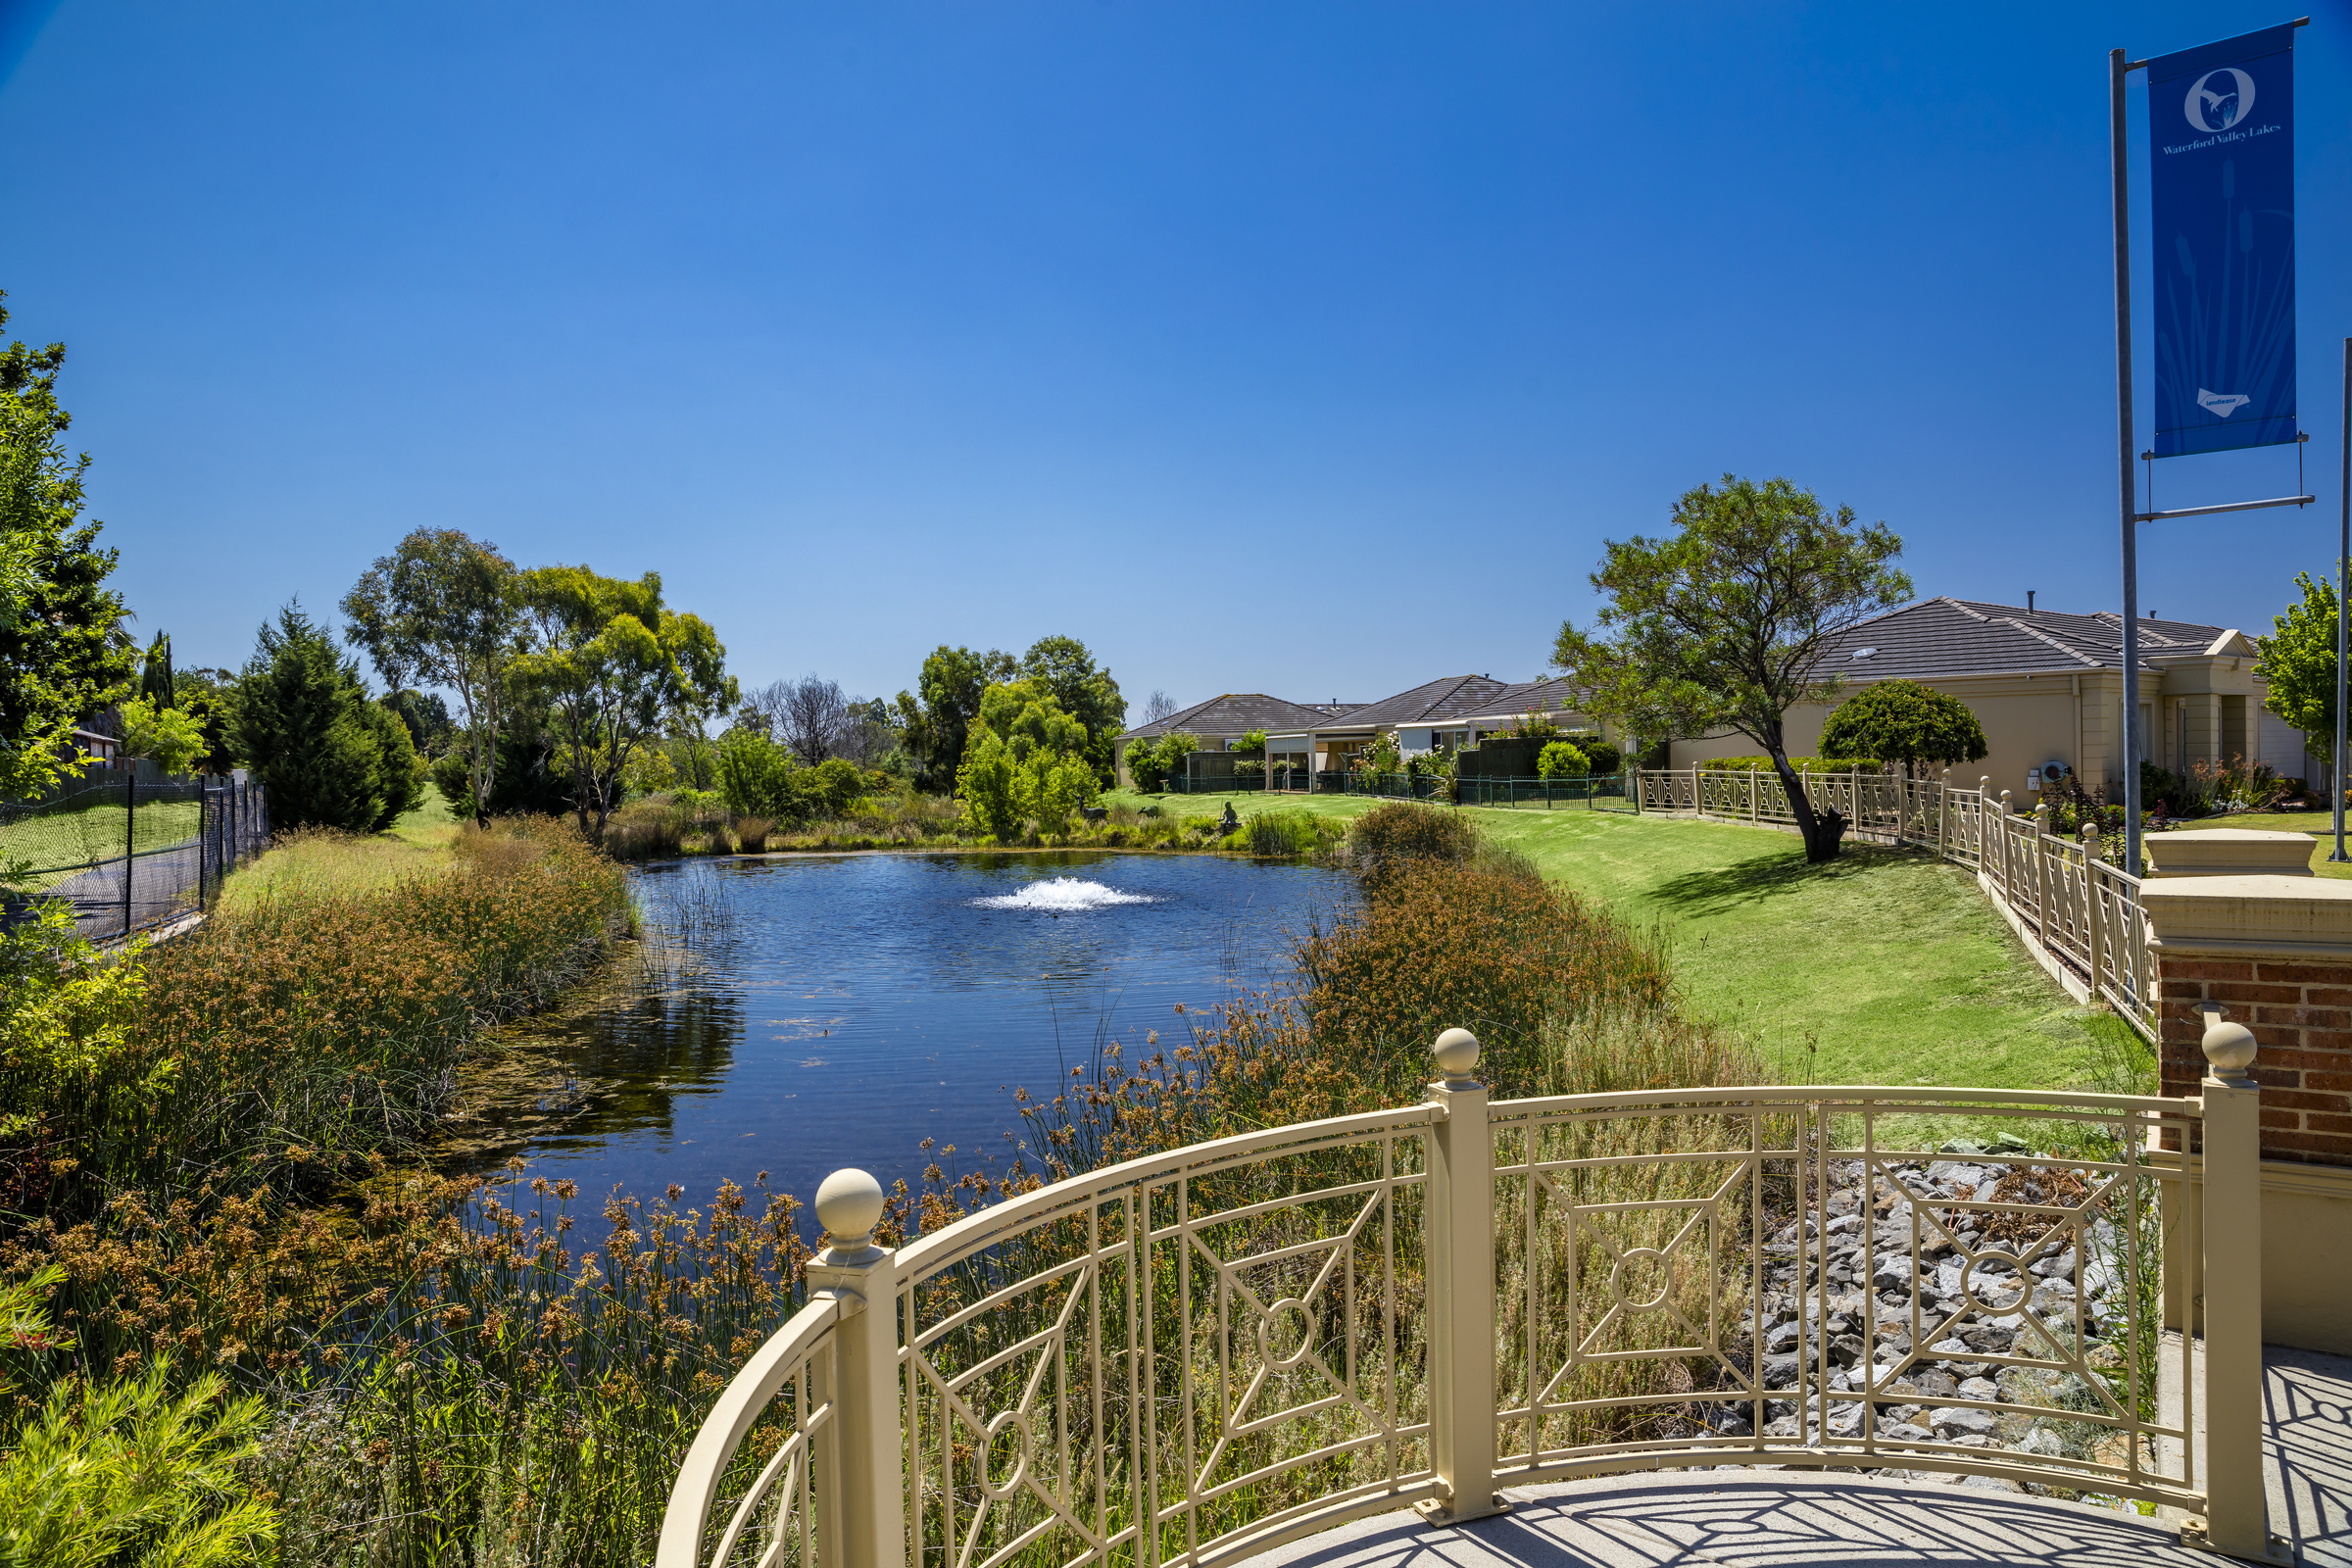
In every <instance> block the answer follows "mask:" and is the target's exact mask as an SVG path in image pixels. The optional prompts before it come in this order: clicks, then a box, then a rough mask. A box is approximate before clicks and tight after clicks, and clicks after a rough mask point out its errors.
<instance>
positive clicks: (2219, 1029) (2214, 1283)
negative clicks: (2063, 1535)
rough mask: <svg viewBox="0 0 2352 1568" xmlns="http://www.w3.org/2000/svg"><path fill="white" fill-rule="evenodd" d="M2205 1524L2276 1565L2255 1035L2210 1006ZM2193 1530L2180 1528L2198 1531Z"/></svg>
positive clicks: (2217, 1537) (2243, 1551) (2223, 1543)
mask: <svg viewBox="0 0 2352 1568" xmlns="http://www.w3.org/2000/svg"><path fill="white" fill-rule="evenodd" d="M2201 1010H2202V1011H2203V1012H2204V1014H2205V1038H2204V1040H2203V1042H2202V1045H2203V1047H2204V1051H2205V1061H2206V1068H2205V1081H2204V1082H2203V1083H2202V1084H2201V1085H2199V1086H2198V1087H2199V1089H2200V1091H2201V1093H2202V1095H2203V1097H2204V1102H2205V1114H2204V1118H2203V1120H2204V1145H2205V1152H2204V1161H2203V1164H2204V1186H2205V1201H2204V1205H2203V1206H2204V1220H2205V1268H2204V1284H2205V1391H2204V1392H2205V1519H2204V1530H2203V1532H2202V1534H2203V1535H2204V1537H2205V1540H2206V1542H2207V1544H2210V1545H2211V1546H2212V1547H2213V1549H2214V1550H2216V1551H2219V1552H2224V1553H2227V1554H2228V1555H2229V1556H2232V1557H2251V1558H2255V1559H2257V1560H2260V1559H2263V1558H2270V1559H2271V1560H2272V1561H2285V1560H2289V1559H2286V1558H2282V1557H2273V1556H2272V1548H2271V1536H2270V1522H2269V1519H2268V1517H2267V1514H2266V1511H2265V1507H2264V1500H2265V1499H2264V1495H2263V1492H2264V1488H2263V1476H2262V1125H2261V1124H2262V1090H2261V1087H2260V1086H2259V1085H2258V1084H2256V1083H2255V1081H2254V1078H2253V1074H2252V1072H2251V1071H2250V1069H2251V1068H2252V1066H2253V1062H2254V1050H2255V1041H2254V1034H2253V1031H2251V1030H2249V1029H2247V1028H2246V1027H2245V1025H2243V1024H2235V1023H2225V1022H2223V1021H2222V1009H2221V1006H2220V1005H2219V1004H2216V1003H2210V1002H2209V1003H2206V1004H2204V1005H2203V1007H2202V1008H2201ZM2194 1532H2195V1522H2194V1521H2191V1522H2190V1523H2189V1524H2188V1525H2186V1526H2184V1527H2183V1533H2194Z"/></svg>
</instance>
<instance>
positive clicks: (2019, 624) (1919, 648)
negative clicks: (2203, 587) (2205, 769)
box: [1824, 598, 2229, 680]
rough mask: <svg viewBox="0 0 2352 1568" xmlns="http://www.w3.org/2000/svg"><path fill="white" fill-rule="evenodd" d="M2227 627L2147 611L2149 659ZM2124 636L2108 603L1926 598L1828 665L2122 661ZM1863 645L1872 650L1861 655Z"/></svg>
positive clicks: (2060, 666) (1915, 667) (1854, 670)
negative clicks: (2036, 604)
mask: <svg viewBox="0 0 2352 1568" xmlns="http://www.w3.org/2000/svg"><path fill="white" fill-rule="evenodd" d="M2227 630H2229V628H2228V627H2224V626H2208V625H2205V624H2203V623H2201V622H2198V621H2187V620H2149V619H2146V618H2144V617H2143V618H2142V619H2141V621H2140V623H2139V652H2140V664H2141V667H2142V668H2151V669H2152V668H2155V667H2157V666H2158V665H2159V664H2161V663H2162V662H2165V661H2166V660H2168V659H2176V658H2180V657H2181V656H2184V655H2193V654H2202V653H2203V652H2205V650H2206V649H2207V648H2209V647H2211V646H2212V645H2213V642H2214V640H2215V639H2216V638H2219V637H2220V636H2222V635H2223V634H2224V633H2225V632H2226V631H2227ZM2123 643H2124V622H2123V617H2122V616H2121V615H2117V614H2114V613H2110V612H2107V611H2100V612H2098V613H2096V614H2089V615H2077V614H2070V613H2065V612H2063V611H2055V610H2021V609H2019V608H2018V607H2017V606H2015V605H1993V604H1985V603H1983V602H1980V601H1975V600H1965V599H1948V598H1947V599H1923V600H1921V601H1920V602H1919V603H1918V604H1916V605H1905V606H1904V607H1903V608H1902V609H1900V610H1892V611H1888V612H1887V613H1886V614H1884V615H1876V616H1873V617H1872V618H1871V619H1869V620H1866V621H1864V622H1862V623H1861V624H1860V625H1858V626H1856V627H1855V628H1854V629H1853V630H1851V631H1849V632H1847V633H1846V634H1845V636H1844V637H1843V638H1841V639H1840V640H1839V642H1838V648H1837V651H1836V652H1835V653H1833V654H1832V655H1831V656H1830V659H1829V662H1828V665H1827V666H1826V668H1825V671H1824V673H1828V672H1831V671H1835V672H1836V673H1838V674H1841V675H1844V676H1846V677H1847V678H1848V679H1851V680H1887V679H1891V678H1893V677H1896V676H1908V677H1911V678H1912V679H1930V678H1935V677H1937V676H1954V675H2008V674H2031V673H2039V672H2041V671H2045V670H2047V671H2052V672H2056V673H2067V672H2070V671H2075V670H2085V669H2121V668H2123V665H2124V647H2123ZM1862 649H1870V650H1872V652H1871V653H1870V654H1869V655H1868V656H1867V657H1865V658H1860V659H1857V658H1855V657H1854V655H1855V654H1856V653H1857V652H1859V651H1860V650H1862Z"/></svg>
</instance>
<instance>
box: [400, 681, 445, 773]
mask: <svg viewBox="0 0 2352 1568" xmlns="http://www.w3.org/2000/svg"><path fill="white" fill-rule="evenodd" d="M384 706H385V707H386V708H389V709H390V710H392V711H393V712H394V713H396V714H398V715H399V717H400V721H401V722H402V723H403V724H406V725H407V726H408V727H409V742H410V744H411V745H413V746H415V747H416V748H417V755H418V756H420V757H438V756H440V755H441V753H442V752H443V751H444V750H445V749H446V747H447V744H448V742H449V739H450V736H451V732H452V731H454V730H455V729H456V728H457V725H456V724H454V723H453V722H451V720H450V716H449V704H448V703H446V702H444V701H442V699H441V698H439V697H437V696H435V695H433V694H431V693H428V692H420V691H418V690H417V688H416V687H414V686H409V687H404V688H402V689H401V690H399V691H396V692H393V693H391V694H389V695H388V696H386V697H385V698H384Z"/></svg>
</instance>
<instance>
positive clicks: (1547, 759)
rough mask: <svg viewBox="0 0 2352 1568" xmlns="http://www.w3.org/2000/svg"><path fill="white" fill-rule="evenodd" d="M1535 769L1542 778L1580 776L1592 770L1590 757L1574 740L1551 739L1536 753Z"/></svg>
mask: <svg viewBox="0 0 2352 1568" xmlns="http://www.w3.org/2000/svg"><path fill="white" fill-rule="evenodd" d="M1536 771H1537V772H1538V773H1540V774H1542V775H1543V776H1544V778H1580V777H1582V776H1583V775H1585V774H1587V773H1590V772H1592V771H1593V759H1591V758H1589V757H1587V756H1586V755H1585V754H1584V752H1583V750H1582V749H1581V748H1579V747H1578V746H1577V744H1576V743H1575V742H1574V741H1552V742H1550V743H1549V744H1547V745H1546V746H1545V747H1544V750H1543V751H1542V752H1541V753H1539V754H1537V757H1536Z"/></svg>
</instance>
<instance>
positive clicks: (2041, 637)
mask: <svg viewBox="0 0 2352 1568" xmlns="http://www.w3.org/2000/svg"><path fill="white" fill-rule="evenodd" d="M2001 619H2002V620H2004V621H2006V622H2007V623H2008V624H2010V625H2012V626H2015V627H2016V628H2017V629H2018V630H2019V631H2022V632H2024V633H2025V634H2026V635H2027V636H2029V637H2031V638H2033V639H2034V641H2035V642H2042V643H2048V644H2049V645H2050V646H2051V647H2052V648H2055V649H2057V650H2058V651H2059V652H2060V653H2062V654H2064V655H2066V657H2067V658H2069V659H2079V660H2081V661H2082V662H2083V663H2085V664H2088V665H2089V666H2090V667H2091V668H2093V669H2096V668H2098V667H2099V662H2098V661H2097V660H2095V659H2093V658H2091V657H2090V656H2089V655H2088V654H2086V653H2084V652H2082V649H2080V648H2069V647H2068V646H2067V645H2066V644H2064V643H2062V642H2060V641H2059V640H2058V639H2057V638H2055V637H2052V636H2051V635H2050V634H2049V633H2047V632H2045V631H2043V630H2042V629H2041V628H2039V627H2038V626H2029V625H2027V624H2026V623H2025V622H2024V621H2022V620H2020V619H2018V618H2017V617H2016V616H2015V615H2003V616H2002V617H2001Z"/></svg>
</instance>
